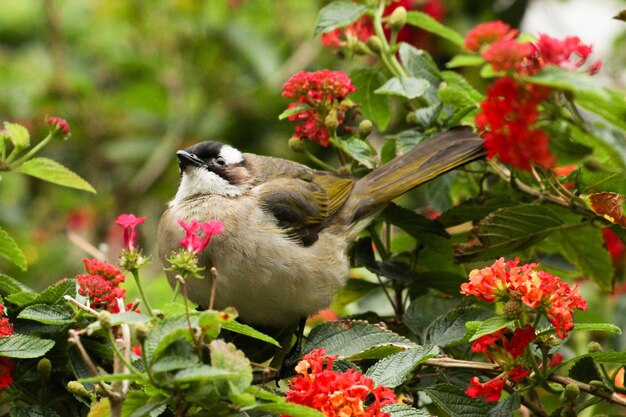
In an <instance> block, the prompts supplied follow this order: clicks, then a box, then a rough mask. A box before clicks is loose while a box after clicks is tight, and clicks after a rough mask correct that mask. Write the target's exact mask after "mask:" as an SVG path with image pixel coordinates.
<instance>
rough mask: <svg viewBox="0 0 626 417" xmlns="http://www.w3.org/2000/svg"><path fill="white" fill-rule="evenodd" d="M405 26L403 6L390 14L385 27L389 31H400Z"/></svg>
mask: <svg viewBox="0 0 626 417" xmlns="http://www.w3.org/2000/svg"><path fill="white" fill-rule="evenodd" d="M405 24H406V9H405V8H404V7H403V6H399V7H396V9H395V10H394V11H393V12H391V15H390V16H389V20H387V26H388V27H389V29H391V30H400V29H402V27H403V26H404V25H405Z"/></svg>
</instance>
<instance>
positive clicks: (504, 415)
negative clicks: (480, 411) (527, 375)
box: [487, 392, 522, 417]
mask: <svg viewBox="0 0 626 417" xmlns="http://www.w3.org/2000/svg"><path fill="white" fill-rule="evenodd" d="M521 405H522V398H521V397H520V395H519V394H518V393H517V392H514V393H513V394H511V395H509V396H508V397H507V398H506V399H505V400H504V401H500V402H498V404H496V406H495V407H493V408H492V409H491V410H489V414H488V415H487V416H488V417H511V416H512V415H514V414H513V413H514V412H515V411H517V410H519V408H520V406H521Z"/></svg>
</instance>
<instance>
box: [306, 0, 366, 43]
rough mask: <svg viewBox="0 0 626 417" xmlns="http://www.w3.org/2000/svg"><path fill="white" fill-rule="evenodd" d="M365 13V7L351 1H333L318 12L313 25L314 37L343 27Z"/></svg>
mask: <svg viewBox="0 0 626 417" xmlns="http://www.w3.org/2000/svg"><path fill="white" fill-rule="evenodd" d="M365 12H367V7H365V6H363V5H361V4H356V3H353V2H351V1H333V2H332V3H330V4H329V5H327V6H325V7H323V8H322V10H320V13H319V15H318V16H317V22H316V23H315V31H314V32H313V34H314V36H317V35H319V34H320V33H326V32H330V31H331V30H334V29H337V28H340V27H344V26H347V25H349V24H350V23H352V22H354V21H356V20H357V19H358V18H360V17H361V16H363V15H364V14H365Z"/></svg>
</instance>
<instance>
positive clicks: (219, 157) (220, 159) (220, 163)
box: [215, 156, 226, 166]
mask: <svg viewBox="0 0 626 417" xmlns="http://www.w3.org/2000/svg"><path fill="white" fill-rule="evenodd" d="M215 163H216V164H217V165H220V166H224V165H226V161H225V160H224V158H222V157H221V156H218V157H217V158H215Z"/></svg>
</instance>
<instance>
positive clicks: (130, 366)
mask: <svg viewBox="0 0 626 417" xmlns="http://www.w3.org/2000/svg"><path fill="white" fill-rule="evenodd" d="M104 333H105V334H106V335H107V339H108V340H109V342H110V343H111V346H112V347H113V352H114V354H115V355H117V357H118V358H120V360H121V361H122V363H123V364H124V366H126V367H127V368H128V370H129V371H130V372H131V373H133V374H135V375H142V374H141V372H139V370H138V369H137V368H135V367H134V366H133V364H132V363H130V362H129V361H128V359H127V358H126V356H125V355H124V354H123V353H122V352H121V351H120V349H119V348H118V347H117V343H115V338H114V337H113V333H112V332H111V329H105V332H104Z"/></svg>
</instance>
